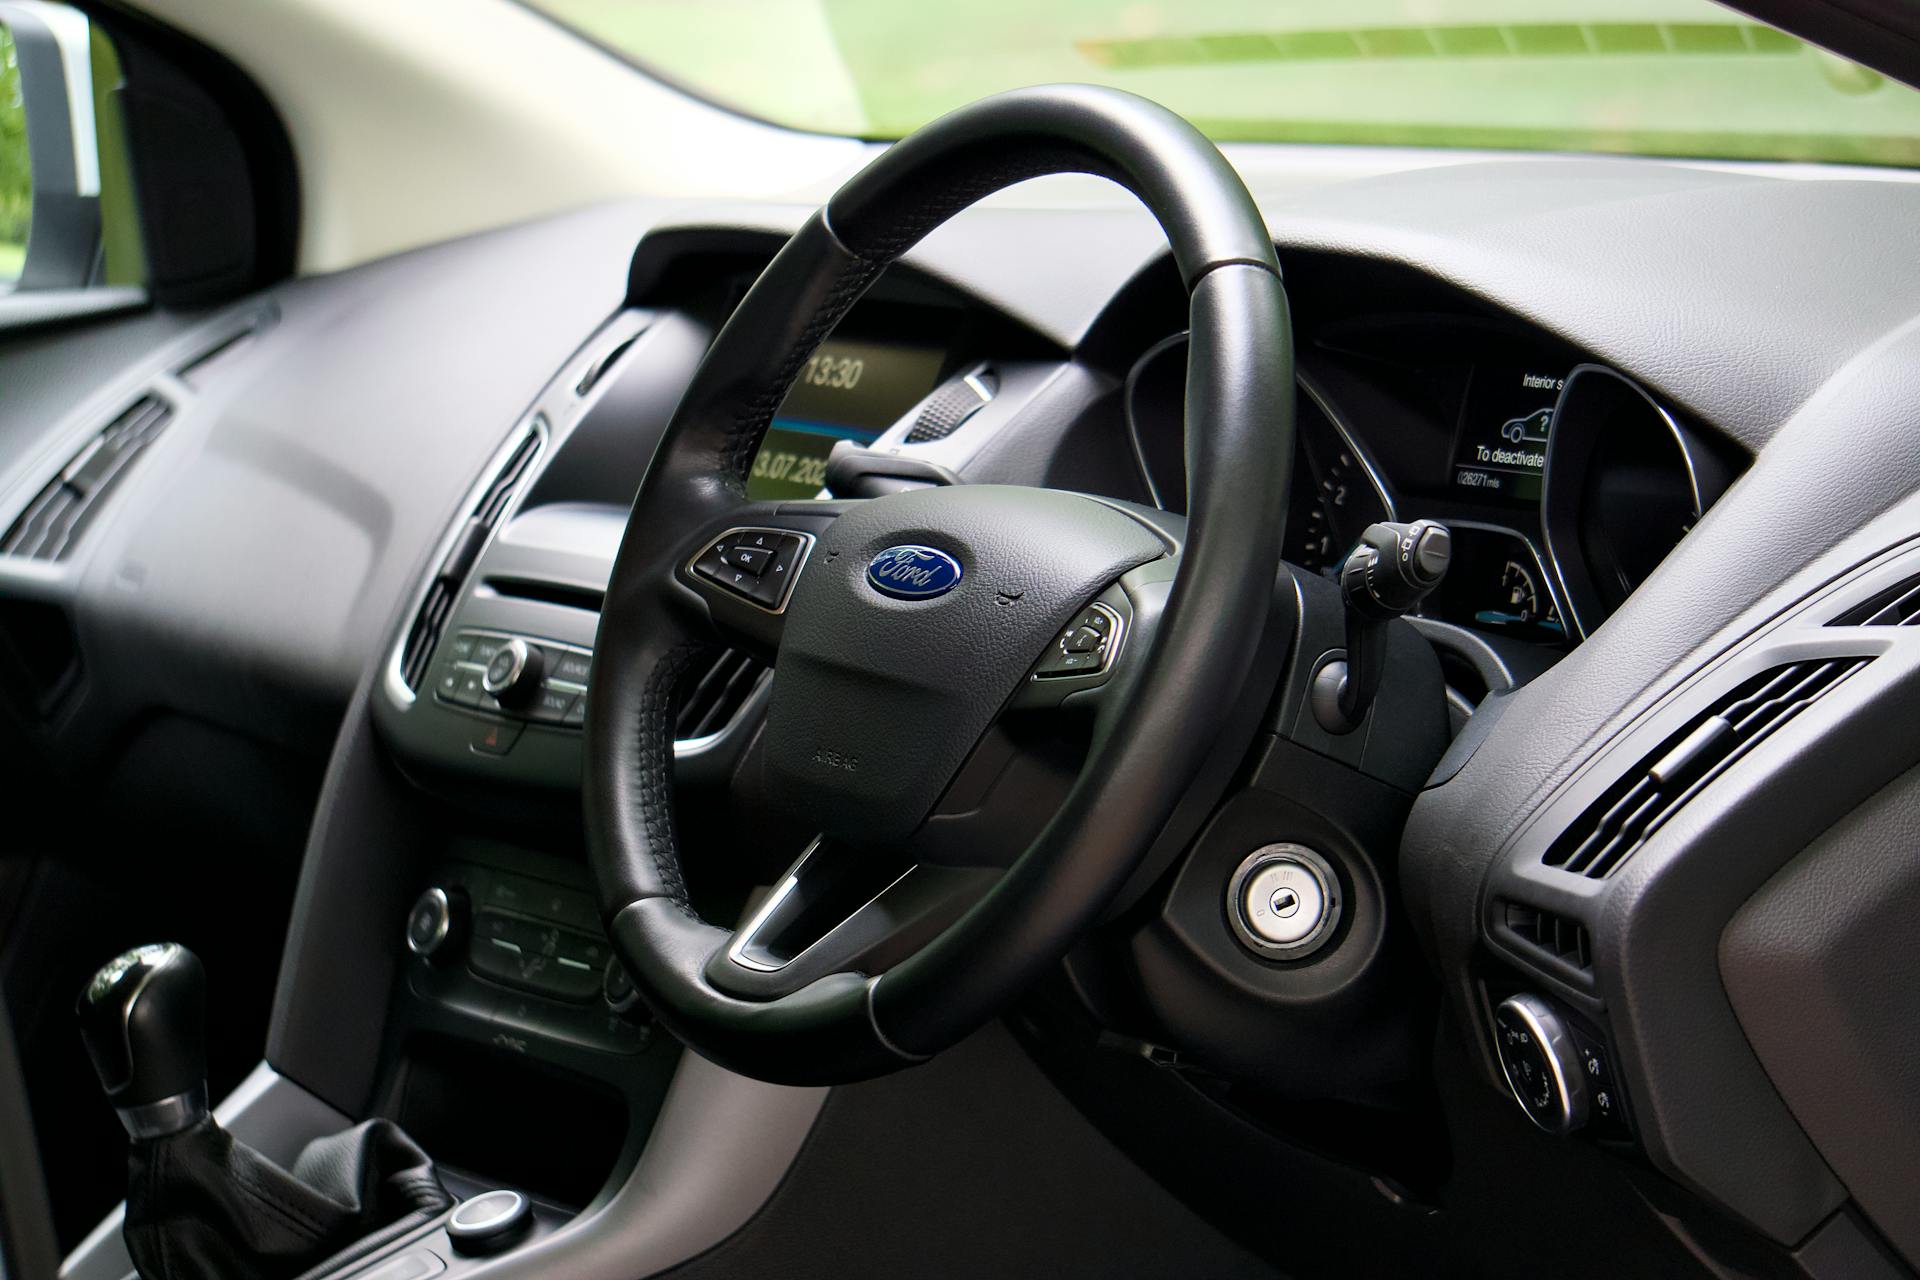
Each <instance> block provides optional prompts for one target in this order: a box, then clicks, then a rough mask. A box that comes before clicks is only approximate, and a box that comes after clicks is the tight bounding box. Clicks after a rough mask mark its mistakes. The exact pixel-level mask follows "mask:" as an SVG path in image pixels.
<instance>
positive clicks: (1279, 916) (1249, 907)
mask: <svg viewBox="0 0 1920 1280" xmlns="http://www.w3.org/2000/svg"><path fill="white" fill-rule="evenodd" d="M1227 909H1228V911H1229V913H1230V916H1231V920H1232V923H1233V925H1234V932H1235V933H1237V934H1238V935H1239V936H1240V940H1241V941H1242V942H1244V943H1246V944H1247V945H1248V946H1249V947H1251V948H1252V949H1253V950H1255V951H1257V952H1260V953H1261V954H1264V955H1267V956H1271V957H1274V958H1287V959H1297V958H1299V957H1300V956H1303V955H1306V954H1307V953H1309V952H1311V951H1314V950H1316V949H1317V948H1318V947H1319V946H1320V945H1321V943H1323V942H1325V941H1326V940H1327V938H1328V936H1330V934H1331V932H1332V928H1333V925H1334V924H1335V923H1336V922H1337V921H1338V919H1339V912H1340V898H1339V881H1338V880H1337V879H1335V878H1334V874H1333V868H1332V867H1330V866H1329V865H1328V864H1327V862H1326V860H1325V859H1324V858H1322V857H1321V856H1320V855H1319V854H1317V853H1315V852H1314V851H1313V850H1311V849H1308V848H1306V847H1305V846H1303V845H1295V844H1277V845H1268V846H1266V847H1265V848H1263V849H1260V850H1258V851H1256V852H1255V853H1253V854H1251V855H1250V856H1249V857H1248V858H1247V859H1246V860H1245V861H1244V862H1242V863H1241V864H1240V868H1239V870H1238V871H1237V872H1236V873H1235V875H1234V878H1233V882H1232V884H1231V886H1230V889H1229V897H1228V902H1227Z"/></svg>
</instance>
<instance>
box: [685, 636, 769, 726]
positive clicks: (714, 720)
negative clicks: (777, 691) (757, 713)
mask: <svg viewBox="0 0 1920 1280" xmlns="http://www.w3.org/2000/svg"><path fill="white" fill-rule="evenodd" d="M767 674H768V672H767V669H766V668H765V667H763V666H761V665H760V664H759V663H757V662H755V661H754V660H753V659H752V658H749V657H748V656H747V655H746V654H744V653H741V652H739V651H738V650H734V649H728V650H726V651H725V652H724V653H722V654H721V655H720V656H719V658H717V659H715V661H714V663H713V665H712V666H710V667H708V668H707V669H706V671H704V672H703V673H702V674H701V675H700V677H699V678H698V679H697V680H694V681H693V683H692V684H691V685H690V686H688V688H687V693H686V697H685V698H684V699H682V700H681V703H680V715H679V718H678V719H677V720H675V722H674V726H673V736H674V737H675V738H676V739H678V740H679V741H681V742H688V741H692V740H694V739H697V738H705V737H709V736H711V735H713V734H716V733H719V732H720V731H721V730H722V729H724V728H726V727H727V726H728V725H730V724H732V723H733V720H734V717H735V716H737V715H739V714H740V709H741V708H742V707H744V706H746V705H747V699H748V698H750V697H752V696H753V691H754V690H755V689H757V688H759V687H760V682H761V681H762V680H764V679H765V678H766V677H767Z"/></svg>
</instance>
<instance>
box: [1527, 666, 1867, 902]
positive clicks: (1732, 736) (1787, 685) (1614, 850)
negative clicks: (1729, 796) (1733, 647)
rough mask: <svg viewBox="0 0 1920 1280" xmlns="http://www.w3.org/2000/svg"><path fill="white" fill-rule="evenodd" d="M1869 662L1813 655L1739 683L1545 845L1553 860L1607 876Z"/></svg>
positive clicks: (1550, 862) (1596, 876)
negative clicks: (1752, 753) (1751, 753)
mask: <svg viewBox="0 0 1920 1280" xmlns="http://www.w3.org/2000/svg"><path fill="white" fill-rule="evenodd" d="M1869 661H1871V659H1868V658H1854V657H1846V658H1816V659H1809V660H1807V661H1804V662H1790V663H1788V664H1786V665H1785V666H1780V667H1775V668H1773V669H1772V670H1771V671H1766V672H1763V673H1761V674H1760V675H1757V676H1754V677H1753V678H1752V679H1750V680H1748V681H1746V682H1745V683H1743V684H1741V685H1739V686H1738V687H1736V688H1735V689H1734V690H1733V691H1732V692H1730V693H1728V694H1726V695H1725V696H1724V697H1722V698H1721V699H1720V700H1719V701H1718V702H1716V703H1714V704H1713V706H1712V707H1710V708H1709V709H1708V710H1706V711H1705V712H1702V713H1701V714H1700V715H1698V716H1696V717H1694V718H1693V719H1692V720H1691V721H1689V722H1688V723H1687V724H1686V726H1685V727H1683V728H1682V729H1680V730H1679V731H1678V732H1677V733H1675V734H1673V735H1672V736H1671V737H1669V738H1668V739H1667V740H1666V741H1665V742H1663V743H1662V744H1661V745H1660V746H1659V748H1658V749H1656V750H1654V751H1652V752H1650V753H1648V754H1647V755H1646V756H1645V757H1644V758H1643V759H1641V761H1640V762H1639V763H1638V764H1636V765H1635V766H1634V767H1633V768H1632V769H1629V770H1628V771H1627V772H1626V774H1625V775H1624V776H1622V777H1621V778H1620V780H1619V781H1618V782H1615V783H1614V784H1613V785H1612V786H1611V787H1609V788H1607V790H1606V791H1605V792H1604V793H1603V794H1602V795H1601V796H1600V798H1599V799H1598V800H1596V801H1594V803H1592V804H1591V805H1589V806H1587V809H1586V811H1585V812H1584V813H1582V814H1581V815H1580V816H1579V818H1577V819H1575V820H1574V822H1573V823H1572V825H1570V826H1569V827H1568V828H1567V829H1566V830H1565V831H1563V832H1561V833H1560V836H1559V838H1558V839H1556V840H1555V841H1554V842H1553V844H1552V845H1551V846H1550V847H1549V848H1548V850H1547V854H1546V863H1547V865H1548V866H1553V867H1562V868H1564V869H1566V870H1568V871H1572V872H1576V873H1578V874H1580V875H1584V876H1588V877H1591V878H1593V879H1596V880H1598V879H1601V878H1602V877H1605V876H1609V875H1611V874H1613V872H1614V871H1615V870H1616V869H1617V868H1618V867H1619V866H1620V864H1621V863H1623V862H1625V861H1626V860H1627V859H1628V858H1630V857H1632V856H1633V855H1634V853H1635V852H1637V851H1638V850H1639V849H1640V848H1641V846H1643V845H1645V844H1646V843H1647V841H1649V840H1651V839H1652V838H1653V836H1654V833H1655V832H1657V831H1659V830H1660V828H1661V827H1663V826H1665V825H1666V823H1667V821H1668V820H1669V819H1671V818H1672V817H1673V815H1674V814H1676V813H1678V812H1679V811H1680V810H1681V808H1682V807H1683V806H1684V805H1685V804H1686V803H1687V801H1689V800H1691V799H1692V798H1693V797H1694V796H1695V795H1697V794H1698V793H1699V792H1700V791H1701V790H1702V789H1703V788H1704V787H1706V786H1707V785H1708V784H1709V783H1711V782H1712V781H1713V780H1714V779H1715V778H1717V777H1719V776H1720V775H1721V774H1723V773H1725V772H1726V771H1727V770H1728V769H1730V768H1732V767H1733V765H1734V763H1735V762H1736V761H1738V760H1739V759H1740V758H1741V757H1742V756H1744V755H1746V754H1747V753H1748V752H1749V751H1752V750H1753V749H1754V748H1755V747H1756V746H1758V745H1759V744H1760V743H1761V742H1762V741H1763V740H1764V739H1765V738H1766V737H1767V736H1768V735H1769V734H1771V733H1772V732H1774V730H1776V729H1778V728H1780V726H1782V725H1784V724H1786V723H1787V722H1788V721H1789V720H1792V719H1793V718H1794V717H1795V716H1797V715H1799V714H1800V713H1801V712H1803V711H1805V710H1806V709H1807V708H1808V707H1810V706H1812V705H1813V704H1814V702H1816V701H1817V700H1819V699H1820V698H1821V697H1824V696H1825V695H1826V694H1828V693H1830V692H1832V690H1833V689H1834V688H1835V687H1836V686H1837V685H1839V684H1840V682H1841V681H1843V680H1845V679H1846V678H1847V677H1849V676H1851V675H1852V674H1853V673H1854V672H1856V671H1858V670H1859V669H1860V668H1861V667H1864V666H1866V665H1867V663H1868V662H1869Z"/></svg>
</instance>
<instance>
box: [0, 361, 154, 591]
mask: <svg viewBox="0 0 1920 1280" xmlns="http://www.w3.org/2000/svg"><path fill="white" fill-rule="evenodd" d="M172 417H173V409H172V408H171V407H170V406H169V405H168V404H167V403H166V402H165V401H163V400H160V399H157V398H155V397H153V396H144V397H142V398H141V399H140V400H139V401H137V402H136V403H135V404H134V406H133V407H132V408H130V409H128V410H127V411H126V412H125V413H123V414H121V415H120V416H119V417H117V418H115V419H114V420H113V422H112V423H111V424H109V425H108V427H107V429H106V430H104V431H102V432H101V433H100V434H99V435H97V436H95V437H94V438H93V439H92V440H90V441H88V442H87V446H86V448H84V449H82V450H80V452H79V453H77V454H75V455H74V456H73V457H72V458H70V459H69V460H68V461H67V465H66V466H64V467H62V468H61V469H60V474H59V475H57V476H55V477H54V478H53V479H52V480H50V481H48V482H47V486H46V488H44V489H42V490H40V492H39V493H37V494H35V495H34V499H33V501H32V502H30V503H28V504H27V509H26V510H25V511H23V512H21V513H20V518H19V519H17V520H15V521H14V522H13V524H12V525H11V526H10V527H9V528H8V529H7V532H6V536H5V537H0V555H8V556H24V557H25V558H27V559H29V560H60V559H64V558H65V556H66V554H67V552H68V551H70V550H72V548H73V546H74V544H75V543H76V542H77V541H78V540H79V537H80V534H81V532H82V531H83V530H84V529H85V528H86V525H87V522H88V521H89V520H91V519H92V518H93V516H94V515H95V514H96V513H97V512H98V511H99V510H100V507H101V500H102V499H103V498H105V497H106V494H107V491H108V490H110V489H112V488H113V486H114V484H115V483H116V482H117V481H118V480H119V479H120V477H121V476H122V475H124V474H125V473H126V470H127V468H128V467H130V466H132V465H133V460H134V459H135V458H136V457H138V456H139V455H140V452H141V451H142V450H143V449H145V448H146V447H147V446H148V445H149V444H152V443H153V440H154V437H156V436H158V435H159V434H160V432H161V430H162V428H164V427H165V426H166V425H167V422H168V420H169V419H171V418H172Z"/></svg>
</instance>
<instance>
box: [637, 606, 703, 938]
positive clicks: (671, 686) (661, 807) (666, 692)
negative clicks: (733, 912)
mask: <svg viewBox="0 0 1920 1280" xmlns="http://www.w3.org/2000/svg"><path fill="white" fill-rule="evenodd" d="M711 648H712V646H711V645H706V644H699V643H687V644H681V645H676V646H674V647H673V648H672V649H669V650H668V651H667V653H666V656H665V657H663V658H661V659H660V661H659V662H658V663H657V664H655V666H654V668H653V672H652V674H650V675H649V676H648V677H647V684H646V688H645V689H644V690H643V691H642V692H641V695H640V717H639V720H640V724H639V733H640V779H639V781H640V815H641V821H642V823H644V824H645V828H646V836H647V852H648V853H649V854H651V855H652V857H653V869H654V873H655V874H656V875H658V876H659V878H660V886H661V888H662V889H664V890H665V891H666V897H667V900H668V901H670V902H672V903H673V905H674V906H676V907H678V908H680V910H682V911H684V912H686V914H687V915H689V916H692V917H693V918H694V919H696V920H697V919H699V915H698V913H697V912H695V911H694V909H693V904H692V901H691V899H690V898H689V897H688V894H687V879H686V875H685V873H684V872H683V871H682V870H681V869H680V847H679V843H678V841H677V840H676V838H675V835H674V826H673V805H672V804H671V803H670V801H671V798H672V795H673V712H674V693H675V691H676V690H677V689H678V688H679V686H680V681H681V680H682V678H684V677H685V676H686V674H687V671H688V669H689V668H690V667H692V665H693V661H694V659H695V658H697V657H698V656H699V655H700V654H701V653H703V652H706V651H708V650H710V649H711Z"/></svg>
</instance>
